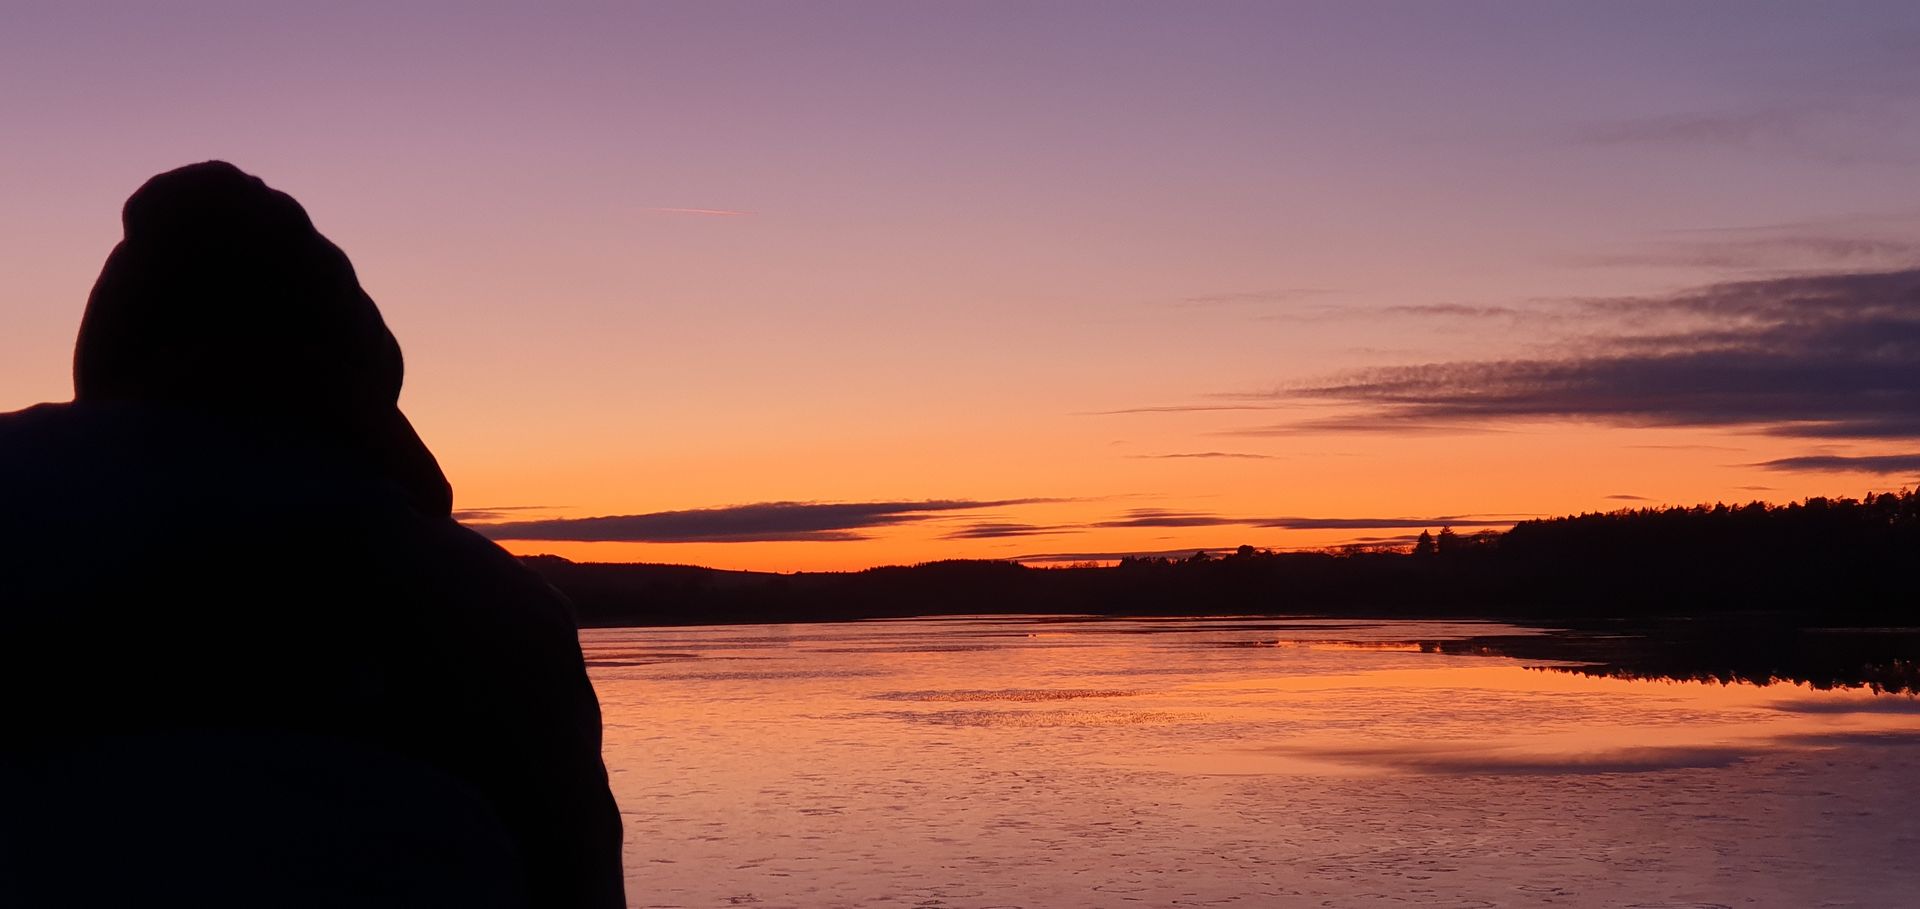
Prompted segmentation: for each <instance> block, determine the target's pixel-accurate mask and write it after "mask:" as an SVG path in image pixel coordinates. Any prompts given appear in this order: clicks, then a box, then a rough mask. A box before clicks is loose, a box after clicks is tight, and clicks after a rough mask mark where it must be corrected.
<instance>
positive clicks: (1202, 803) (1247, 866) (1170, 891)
mask: <svg viewBox="0 0 1920 909" xmlns="http://www.w3.org/2000/svg"><path fill="white" fill-rule="evenodd" d="M1523 632H1524V630H1523V629H1515V628H1510V627H1506V626H1496V625H1489V624H1487V623H1471V622H1454V623H1435V622H1366V621H1352V620H1331V619H1329V620H1316V619H1243V618H1220V619H1153V620H1112V619H1105V620H1103V619H1074V618H1066V617H1046V616H1035V617H1013V618H1008V617H993V618H967V617H962V618H937V619H913V620H902V621H875V622H862V623H851V624H815V625H772V626H770V625H757V626H754V625H749V626H727V627H702V628H647V629H595V630H588V631H584V632H582V642H583V645H584V647H585V649H586V653H587V659H588V661H589V666H590V671H591V672H592V673H593V676H594V680H595V684H596V686H597V688H598V690H599V693H600V698H601V702H602V705H603V708H604V710H605V714H606V724H607V741H606V757H607V762H608V765H609V767H610V769H611V770H612V773H613V782H614V791H615V794H616V795H617V796H618V797H619V800H620V803H621V807H622V811H623V814H624V816H625V822H626V831H627V868H628V892H629V895H630V896H629V898H630V901H631V904H632V905H633V906H637V907H639V906H645V907H667V906H677V907H708V906H742V905H752V906H764V907H779V906H794V907H833V906H848V907H854V906H860V907H865V906H899V907H909V906H920V907H1013V906H1018V907H1028V909H1044V907H1061V909H1071V907H1096V906H1342V907H1345V906H1448V907H1471V906H1603V905H1604V906H1638V907H1672V909H1678V907H1709V906H1727V907H1733V906H1793V907H1799V906H1890V905H1905V904H1907V902H1906V901H1907V900H1909V899H1910V898H1911V896H1912V894H1913V893H1915V892H1920V867H1916V866H1920V863H1916V862H1915V861H1913V856H1916V855H1920V816H1917V815H1920V812H1915V811H1914V810H1913V809H1914V806H1916V805H1920V801H1917V800H1916V796H1920V747H1916V746H1917V745H1920V699H1916V698H1914V697H1912V696H1909V695H1887V694H1880V695H1876V694H1874V693H1871V692H1868V691H1864V690H1850V691H1849V690H1841V691H1817V690H1813V689H1811V688H1808V687H1805V686H1800V685H1794V684H1791V683H1782V684H1774V685H1768V686H1755V685H1749V684H1736V685H1719V684H1710V683H1708V684H1703V683H1699V682H1664V681H1632V680H1623V679H1616V678H1604V677H1592V676H1587V675H1581V674H1575V673H1569V672H1564V671H1556V670H1555V669H1554V668H1553V667H1555V666H1572V665H1574V664H1570V663H1551V662H1542V661H1537V660H1536V661H1524V662H1523V661H1520V660H1515V659H1509V658H1505V657H1499V656H1488V655H1463V654H1451V653H1435V652H1427V651H1426V650H1423V649H1422V647H1421V646H1420V645H1419V644H1417V643H1414V642H1419V641H1433V640H1445V639H1464V638H1469V637H1477V636H1482V635H1488V634H1515V633H1523Z"/></svg>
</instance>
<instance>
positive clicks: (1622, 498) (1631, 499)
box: [1602, 492, 1653, 502]
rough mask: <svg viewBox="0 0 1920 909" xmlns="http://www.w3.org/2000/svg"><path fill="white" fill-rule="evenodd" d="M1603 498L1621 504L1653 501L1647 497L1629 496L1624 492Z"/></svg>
mask: <svg viewBox="0 0 1920 909" xmlns="http://www.w3.org/2000/svg"><path fill="white" fill-rule="evenodd" d="M1602 498H1607V499H1614V500H1616V501H1621V502H1650V501H1653V500H1652V499H1649V498H1647V497H1646V496H1636V495H1629V494H1627V493H1624V492H1616V493H1614V494H1613V495H1610V496H1602Z"/></svg>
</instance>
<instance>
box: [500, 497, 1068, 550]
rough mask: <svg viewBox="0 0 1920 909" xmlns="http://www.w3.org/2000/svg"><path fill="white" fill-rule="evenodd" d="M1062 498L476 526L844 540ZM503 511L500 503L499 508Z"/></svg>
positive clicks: (525, 536)
mask: <svg viewBox="0 0 1920 909" xmlns="http://www.w3.org/2000/svg"><path fill="white" fill-rule="evenodd" d="M1059 501H1061V500H1060V499H1045V498H1031V499H996V500H991V501H973V500H966V499H932V500H927V501H919V502H756V503H754V504H750V505H734V506H729V507H724V508H697V509H689V510H685V511H656V512H651V513H648V514H630V515H604V516H600V517H590V518H551V519H546V520H539V521H507V522H502V523H492V524H470V525H468V526H469V527H470V528H471V529H472V530H473V531H475V532H476V533H479V534H480V535H481V536H484V537H487V538H488V539H493V540H541V541H555V542H560V541H564V542H574V543H768V542H791V541H806V540H811V541H824V542H845V541H853V540H865V539H869V538H870V537H869V536H868V535H867V534H864V533H861V532H860V531H863V530H869V529H874V528H881V527H894V526H898V525H901V524H911V523H914V522H917V521H924V520H927V519H929V518H931V517H933V516H935V515H937V514H940V513H943V512H958V511H973V510H978V509H984V508H1000V507H1005V506H1011V505H1035V504H1042V503H1051V502H1059ZM496 510H498V509H496Z"/></svg>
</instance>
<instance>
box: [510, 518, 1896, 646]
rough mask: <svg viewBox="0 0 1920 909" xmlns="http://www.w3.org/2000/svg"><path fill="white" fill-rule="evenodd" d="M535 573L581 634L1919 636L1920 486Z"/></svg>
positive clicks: (537, 561)
mask: <svg viewBox="0 0 1920 909" xmlns="http://www.w3.org/2000/svg"><path fill="white" fill-rule="evenodd" d="M523 561H524V562H525V563H526V564H527V565H528V566H529V567H531V568H533V569H534V570H535V571H537V572H539V573H540V574H541V575H542V576H544V577H545V578H546V579H547V580H548V581H549V582H550V583H552V584H553V585H554V586H556V587H558V588H560V589H561V590H562V591H564V592H565V593H567V594H568V595H569V596H570V597H572V599H573V601H574V603H575V605H576V607H577V609H578V612H579V618H580V620H581V623H582V624H584V625H596V626H605V625H675V624H726V623H737V622H792V621H832V620H847V619H863V618H882V617H903V616H917V615H942V614H1023V613H1055V614H1058V613H1073V614H1094V615H1206V614H1212V615H1218V614H1242V615H1258V614H1299V613H1321V614H1356V615H1359V614H1364V615H1375V616H1482V617H1498V618H1511V619H1526V620H1533V621H1547V620H1555V621H1563V622H1565V621H1580V620H1588V619H1596V618H1598V619H1605V618H1620V617H1639V618H1645V617H1657V616H1692V615H1704V614H1713V613H1725V612H1747V613H1751V612H1767V613H1780V614H1792V615H1796V616H1802V617H1806V618H1807V619H1809V620H1812V619H1818V620H1819V621H1821V622H1825V623H1829V624H1842V625H1846V624H1902V623H1910V624H1920V596H1917V595H1916V581H1920V492H1916V491H1913V490H1907V491H1902V492H1899V493H1884V494H1878V495H1868V496H1867V497H1865V498H1863V499H1849V498H1837V499H1828V498H1811V499H1807V500H1805V501H1803V502H1796V503H1792V504H1788V505H1771V504H1767V503H1763V502H1754V503H1750V504H1746V505H1733V506H1729V505H1724V504H1718V505H1699V506H1693V507H1676V508H1662V509H1648V508H1643V509H1634V510H1623V511H1615V512H1608V513H1595V514H1583V515H1577V516H1569V517H1562V518H1553V519H1547V520H1536V521H1526V522H1522V523H1521V524H1519V525H1517V526H1515V527H1514V528H1513V529H1511V530H1509V531H1506V532H1504V533H1498V532H1492V531H1488V532H1482V533H1477V534H1474V535H1472V536H1461V535H1456V534H1454V533H1453V532H1451V531H1450V530H1445V529H1443V530H1442V531H1441V533H1440V534H1439V535H1438V536H1437V537H1436V538H1434V539H1433V540H1432V541H1431V543H1429V542H1427V541H1426V540H1424V539H1423V541H1422V543H1421V544H1419V545H1417V546H1415V547H1414V548H1413V549H1412V550H1410V551H1407V550H1381V549H1359V548H1350V549H1347V550H1341V551H1322V552H1269V551H1266V550H1256V549H1254V548H1252V547H1246V546H1243V547H1241V548H1240V550H1239V551H1238V552H1235V553H1233V554H1229V555H1224V556H1218V557H1208V556H1204V555H1196V556H1194V557H1190V558H1186V559H1165V558H1142V559H1123V560H1121V561H1120V562H1119V563H1118V564H1116V565H1113V566H1110V567H1068V568H1031V567H1027V566H1024V565H1020V564H1018V563H1014V562H999V561H942V562H931V563H927V564H922V565H914V566H896V567H886V568H873V569H868V570H866V571H859V572H820V573H805V572H803V573H796V574H770V573H760V572H740V571H722V570H717V569H710V568H698V567H692V566H683V565H649V564H605V563H575V562H570V561H567V560H565V559H562V558H559V557H557V556H531V557H527V558H525V559H523Z"/></svg>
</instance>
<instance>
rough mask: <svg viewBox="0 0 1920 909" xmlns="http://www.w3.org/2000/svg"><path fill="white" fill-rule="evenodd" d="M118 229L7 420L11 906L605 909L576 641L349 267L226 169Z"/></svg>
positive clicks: (147, 190) (4, 627)
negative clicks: (460, 492) (479, 503)
mask: <svg viewBox="0 0 1920 909" xmlns="http://www.w3.org/2000/svg"><path fill="white" fill-rule="evenodd" d="M123 221H124V226H125V239H124V241H123V242H121V243H120V244H119V246H117V247H116V248H115V249H114V250H113V253H112V255H111V256H109V257H108V259H107V263H106V267H105V268H104V270H103V271H102V272H101V275H100V279H99V282H98V283H97V284H96V285H95V287H94V290H93V295H92V297H91V298H90V299H89V301H88V304H87V311H86V316H85V318H84V320H83V321H82V324H81V328H80V335H79V340H78V344H77V345H76V349H75V353H74V400H73V402H72V403H69V404H42V405H39V406H36V407H32V408H29V409H27V410H23V411H19V412H16V413H10V414H0V745H3V746H4V747H0V905H6V906H39V905H51V906H69V905H86V906H91V905H136V904H137V905H260V906H280V905H354V906H402V905H405V906H416V905H445V906H461V907H468V906H536V907H576V906H579V907H585V906H592V907H614V906H620V905H622V904H623V898H622V883H621V868H620V838H621V832H620V821H619V814H618V810H617V808H616V807H615V805H614V802H613V798H612V796H611V794H610V792H609V790H608V786H607V777H606V771H605V768H604V766H603V765H602V763H601V759H600V715H599V706H598V703H597V702H596V700H595V697H594V693H593V689H592V687H591V685H590V683H589V682H588V680H587V676H586V673H585V669H584V667H583V665H582V662H581V656H580V649H579V644H578V640H577V637H576V634H575V630H574V625H573V622H572V618H571V616H570V614H569V612H568V610H567V607H566V604H565V602H564V601H563V600H562V599H560V597H559V596H558V595H557V594H556V593H554V592H553V590H552V589H551V588H550V587H548V586H547V585H546V584H545V583H543V582H542V581H540V580H539V579H538V578H536V577H535V576H533V575H532V574H531V573H530V572H528V571H526V570H525V569H524V568H522V567H521V566H520V565H519V564H518V563H517V562H516V561H515V560H514V559H513V558H512V557H511V556H509V555H507V554H506V553H505V552H503V551H502V550H500V549H499V548H498V547H496V546H494V545H493V544H491V543H489V542H487V541H485V540H483V539H481V538H480V537H478V536H477V535H475V534H473V533H471V532H469V531H467V530H465V529H463V528H461V527H460V526H459V525H457V524H455V523H454V522H453V520H452V519H451V518H450V517H449V506H450V501H451V493H450V490H449V488H448V485H447V481H446V479H445V477H444V476H443V475H442V474H441V472H440V468H439V466H438V464H437V463H436V462H435V460H434V458H433V455H432V454H430V453H429V452H428V451H427V448H426V446H425V445H423V444H422V443H421V441H420V439H419V437H418V436H417V435H415V433H414V431H413V429H412V427H411V426H410V425H409V423H408V422H407V420H406V418H405V417H404V416H402V415H401V413H400V411H399V409H398V406H397V401H398V397H399V393H400V382H401V358H400V349H399V346H398V344H396V343H395V341H394V338H393V336H392V334H390V333H389V332H388V331H387V328H386V326H385V324H384V323H383V322H382V320H381V318H380V314H379V311H378V310H377V309H376V308H375V306H374V304H373V301H372V300H371V299H370V298H369V297H368V296H367V295H366V293H365V292H364V291H362V290H361V288H360V285H359V283H358V280H357V279H356V278H355V276H354V272H353V268H352V266H351V264H350V263H349V262H348V261H347V258H346V256H345V255H344V254H343V253H341V251H340V250H339V249H338V248H336V247H335V246H334V245H333V244H332V243H330V242H328V241H327V240H326V239H325V238H324V237H322V236H321V235H320V234H319V233H318V232H316V231H315V230H314V228H313V225H312V223H311V222H310V221H309V220H308V218H307V215H306V212H305V211H304V210H302V209H301V207H300V206H299V204H298V203H296V202H295V201H294V200H293V199H292V198H291V197H289V196H287V195H286V194H284V193H280V192H278V191H275V190H272V189H270V188H268V187H267V186H266V185H265V184H263V183H262V182H260V181H259V180H258V179H255V178H253V177H251V176H248V175H246V174H244V173H242V172H241V171H239V170H237V169H235V168H234V167H232V166H231V165H228V164H224V163H220V162H209V163H205V164H198V165H193V166H190V167H185V168H181V169H179V170H175V171H171V172H169V173H165V174H161V175H159V176H157V177H154V178H153V179H152V180H150V181H148V182H147V184H146V185H145V186H143V187H141V188H140V190H139V191H138V192H137V193H135V194H134V196H133V197H132V198H131V199H129V200H128V201H127V205H126V208H125V211H124V212H123Z"/></svg>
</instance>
